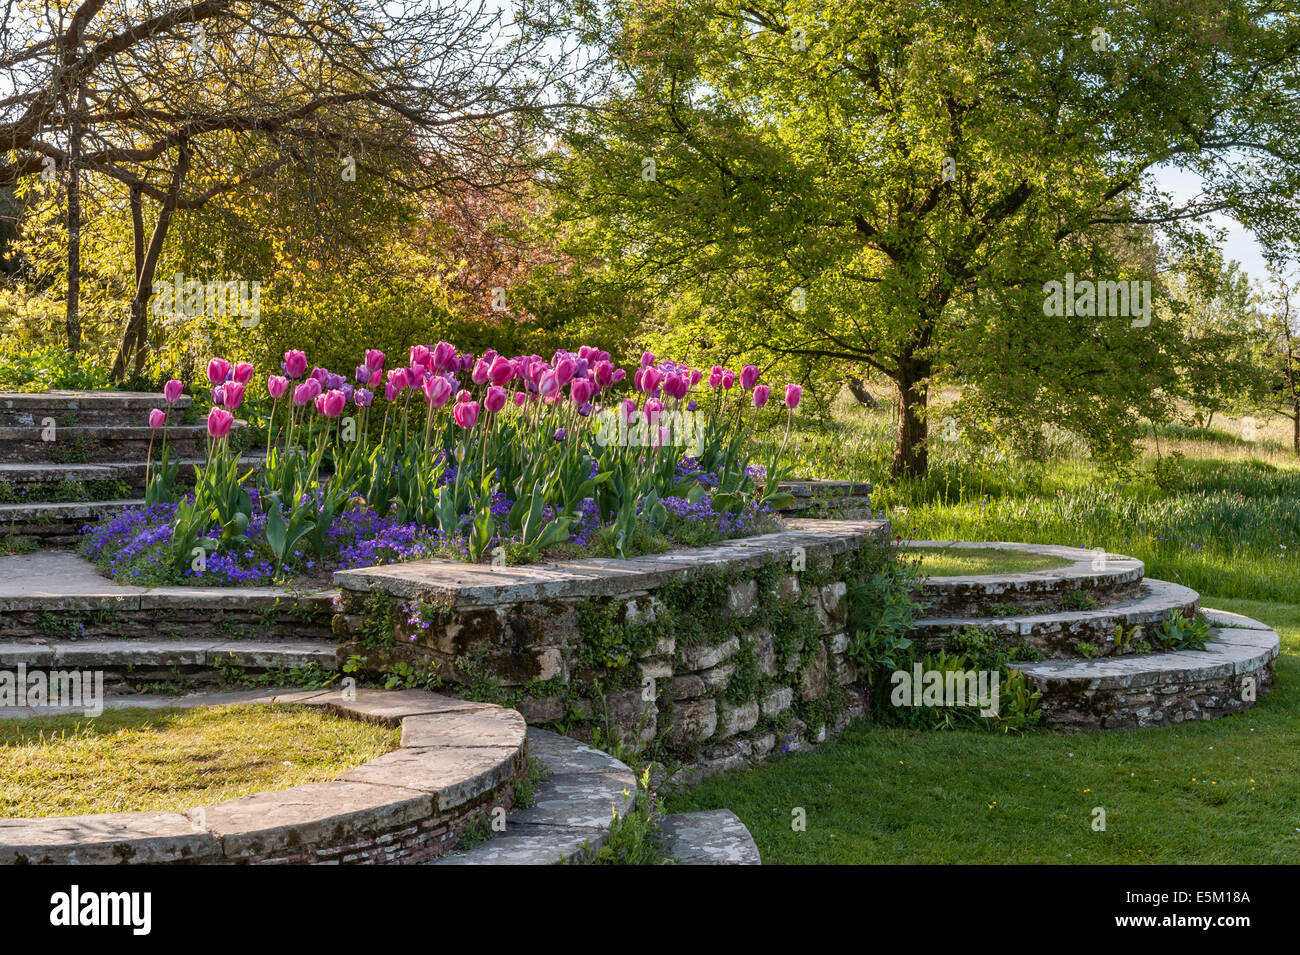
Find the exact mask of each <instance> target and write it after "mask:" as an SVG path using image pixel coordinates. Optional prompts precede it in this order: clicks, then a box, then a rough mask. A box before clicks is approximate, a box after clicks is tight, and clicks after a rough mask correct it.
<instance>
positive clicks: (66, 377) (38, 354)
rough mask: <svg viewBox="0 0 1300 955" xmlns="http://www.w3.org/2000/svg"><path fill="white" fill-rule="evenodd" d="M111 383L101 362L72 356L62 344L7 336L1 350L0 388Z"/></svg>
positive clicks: (38, 388)
mask: <svg viewBox="0 0 1300 955" xmlns="http://www.w3.org/2000/svg"><path fill="white" fill-rule="evenodd" d="M111 386H112V382H111V380H110V379H109V376H108V372H107V370H106V369H105V368H104V366H103V364H102V363H101V362H97V361H95V360H94V359H93V358H90V357H88V356H86V355H84V354H83V355H79V356H77V357H76V358H73V357H71V356H70V355H69V354H68V351H67V349H66V348H63V347H62V346H60V345H42V344H30V343H26V342H22V341H18V340H14V339H7V340H6V341H5V342H4V348H3V350H0V391H53V390H56V389H62V388H69V389H91V390H93V389H99V388H109V387H111Z"/></svg>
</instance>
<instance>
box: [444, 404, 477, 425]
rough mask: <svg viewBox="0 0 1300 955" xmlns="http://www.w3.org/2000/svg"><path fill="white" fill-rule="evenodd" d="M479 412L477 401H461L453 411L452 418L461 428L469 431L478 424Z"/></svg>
mask: <svg viewBox="0 0 1300 955" xmlns="http://www.w3.org/2000/svg"><path fill="white" fill-rule="evenodd" d="M478 411H479V408H478V402H477V401H461V402H457V404H456V407H455V408H453V409H452V411H451V417H452V419H453V420H454V421H455V422H456V424H458V425H459V426H460V427H462V428H465V429H469V428H472V427H474V425H476V424H478Z"/></svg>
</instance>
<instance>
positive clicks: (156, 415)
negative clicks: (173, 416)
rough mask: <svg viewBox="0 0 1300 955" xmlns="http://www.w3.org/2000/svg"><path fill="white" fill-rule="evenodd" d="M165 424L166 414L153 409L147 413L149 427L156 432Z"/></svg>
mask: <svg viewBox="0 0 1300 955" xmlns="http://www.w3.org/2000/svg"><path fill="white" fill-rule="evenodd" d="M166 423H167V412H165V411H160V410H159V409H157V408H154V409H153V411H150V412H149V427H151V428H153V429H154V430H155V431H157V430H158V429H159V428H161V427H162V426H163V425H165V424H166Z"/></svg>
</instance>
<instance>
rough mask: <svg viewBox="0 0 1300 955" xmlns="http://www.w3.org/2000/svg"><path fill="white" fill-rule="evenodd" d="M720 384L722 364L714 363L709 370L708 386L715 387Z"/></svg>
mask: <svg viewBox="0 0 1300 955" xmlns="http://www.w3.org/2000/svg"><path fill="white" fill-rule="evenodd" d="M721 384H722V366H721V365H714V366H713V368H711V369H710V370H709V387H710V388H717V387H718V386H719V385H721Z"/></svg>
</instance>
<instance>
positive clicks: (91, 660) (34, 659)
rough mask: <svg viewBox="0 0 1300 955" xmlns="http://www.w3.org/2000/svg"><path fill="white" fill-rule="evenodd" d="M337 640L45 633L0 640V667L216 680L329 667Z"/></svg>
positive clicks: (112, 683) (139, 679)
mask: <svg viewBox="0 0 1300 955" xmlns="http://www.w3.org/2000/svg"><path fill="white" fill-rule="evenodd" d="M337 654H338V645H337V644H335V643H334V642H332V641H329V640H284V641H270V640H220V639H201V640H199V639H182V640H167V639H159V638H154V639H108V640H76V639H59V638H55V639H47V640H36V639H32V640H22V641H5V642H0V669H3V670H16V669H17V668H18V667H19V666H20V665H21V666H23V667H24V668H25V669H26V670H27V672H29V673H30V672H34V671H38V670H40V671H47V670H69V669H76V670H91V671H103V673H104V685H105V686H106V687H115V688H120V687H122V686H135V685H139V684H141V683H150V682H155V681H163V682H170V681H174V680H183V681H186V682H192V683H219V682H221V681H222V670H223V669H229V668H232V667H237V668H239V669H240V670H243V671H247V672H250V673H262V672H264V671H266V670H270V669H275V668H284V669H295V668H303V667H311V666H315V667H319V668H322V669H324V670H327V671H332V670H333V669H335V664H336V658H337Z"/></svg>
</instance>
